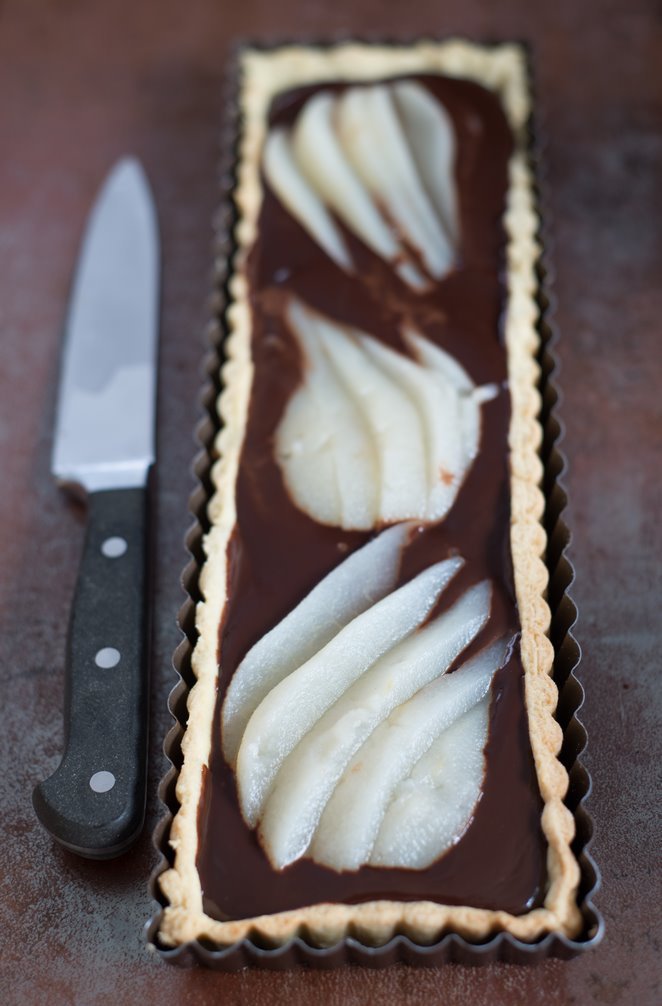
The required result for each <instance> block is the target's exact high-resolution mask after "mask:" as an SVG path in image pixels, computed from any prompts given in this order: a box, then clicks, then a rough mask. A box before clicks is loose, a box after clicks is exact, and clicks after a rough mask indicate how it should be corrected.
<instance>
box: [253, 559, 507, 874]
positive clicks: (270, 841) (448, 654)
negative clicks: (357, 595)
mask: <svg viewBox="0 0 662 1006" xmlns="http://www.w3.org/2000/svg"><path fill="white" fill-rule="evenodd" d="M447 565H448V576H449V579H450V578H451V577H452V576H453V575H454V574H455V573H456V571H457V570H458V569H459V567H460V566H461V565H462V560H460V559H451V560H448V564H447ZM489 610H490V586H489V584H488V583H487V582H485V583H482V584H479V585H477V586H476V587H473V588H472V589H471V590H469V591H467V593H466V594H465V595H464V596H463V597H461V598H460V600H459V601H457V602H456V603H455V605H454V606H453V607H452V608H451V609H450V610H449V611H447V612H445V613H444V614H442V615H440V616H439V617H438V618H436V619H435V620H434V621H433V622H431V623H430V624H429V625H426V626H425V627H424V628H422V629H419V630H418V631H417V632H415V633H414V634H413V635H411V636H409V637H408V638H407V639H405V640H403V642H401V643H399V644H398V645H397V646H396V647H394V648H393V649H392V650H391V651H390V652H389V653H387V654H386V655H385V656H383V657H382V658H381V659H380V660H378V661H377V663H375V664H373V666H372V667H371V668H370V669H369V670H368V671H366V672H365V674H363V675H362V677H360V678H359V680H358V681H357V682H356V683H355V684H354V685H352V686H351V687H350V688H349V689H348V690H347V691H346V692H345V694H344V695H343V696H342V697H341V698H340V699H339V700H338V701H337V702H336V703H335V705H334V706H332V707H331V708H330V709H329V710H328V711H327V712H326V713H325V714H324V716H322V718H321V719H320V720H319V721H318V722H317V723H316V724H315V726H314V727H313V728H312V730H310V732H309V733H308V734H307V735H306V736H305V737H304V738H303V740H302V741H301V743H300V744H299V745H298V746H297V747H296V748H295V749H294V751H293V752H292V754H291V755H290V756H289V758H288V759H287V760H286V761H285V763H284V764H283V766H282V768H281V770H280V772H279V773H278V776H277V777H276V782H275V784H274V787H273V789H272V791H271V794H270V796H269V798H268V800H267V802H266V806H265V810H264V815H263V817H262V822H261V827H260V836H261V839H262V845H263V846H264V848H265V851H266V852H267V854H268V856H269V859H270V860H271V862H272V864H273V865H274V866H275V867H276V868H277V869H282V868H283V867H285V866H287V865H288V864H289V863H291V862H293V861H294V860H295V859H298V858H299V857H300V856H302V855H303V854H304V853H305V851H306V849H307V848H308V845H309V843H310V840H311V838H312V836H313V833H314V831H315V828H316V827H317V824H318V822H319V819H320V816H321V814H322V811H323V810H324V807H325V805H326V803H327V801H328V799H329V797H330V796H331V794H332V792H333V790H334V788H335V786H336V785H337V783H338V780H339V779H340V777H341V776H342V774H343V772H344V770H345V768H346V766H347V764H348V762H349V761H350V759H351V757H352V755H353V754H354V753H355V752H356V751H357V750H358V749H359V748H360V746H361V745H362V744H363V743H364V742H365V741H366V740H367V738H368V737H369V736H370V734H371V733H372V731H373V730H374V729H375V728H376V727H377V726H378V724H379V723H381V722H382V721H383V720H384V719H385V718H386V717H387V716H388V715H389V713H391V712H392V711H393V709H395V707H396V706H398V705H400V704H401V703H402V702H405V701H406V700H407V699H409V698H411V696H412V695H414V694H415V692H417V691H418V690H419V689H420V688H422V687H423V686H424V685H426V684H428V683H429V682H430V681H431V680H433V679H434V678H436V677H437V676H438V675H439V674H440V673H443V672H445V671H446V670H447V669H448V667H449V666H450V665H451V663H452V662H453V660H455V658H456V657H457V656H458V654H460V653H461V652H462V650H464V649H465V647H466V646H468V644H469V643H470V642H471V640H472V639H473V638H475V636H476V635H477V634H478V632H480V630H481V629H482V627H483V626H484V625H485V623H486V621H487V619H488V617H489Z"/></svg>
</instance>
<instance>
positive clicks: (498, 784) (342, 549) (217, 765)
mask: <svg viewBox="0 0 662 1006" xmlns="http://www.w3.org/2000/svg"><path fill="white" fill-rule="evenodd" d="M410 79H412V80H415V81H416V82H417V83H418V84H419V85H422V86H423V87H425V88H426V89H427V91H428V92H429V93H430V94H431V95H432V96H433V97H434V98H436V99H437V100H438V101H439V102H441V103H442V104H443V106H444V108H445V109H446V111H447V113H448V115H449V116H450V118H451V120H452V124H453V127H454V130H455V136H456V161H455V179H456V185H457V197H458V215H459V223H460V227H459V231H460V235H461V237H460V241H459V248H458V256H457V261H456V263H455V266H454V268H453V269H452V270H451V271H450V272H449V273H448V274H447V275H446V276H445V277H444V278H443V279H442V280H441V281H440V282H437V283H435V284H433V285H431V286H430V288H429V289H428V290H425V291H422V292H421V291H420V290H412V289H411V287H409V286H408V285H407V284H406V283H405V282H403V281H402V279H400V278H399V277H398V276H396V275H394V272H393V269H392V266H391V265H390V264H389V263H387V262H385V261H384V260H383V259H382V258H380V257H378V256H377V255H376V254H375V253H374V252H373V251H371V250H370V249H369V248H368V247H367V246H366V245H364V244H363V243H362V242H361V241H360V240H359V239H358V238H357V237H356V236H355V234H354V233H352V231H350V230H349V229H348V228H346V227H345V226H343V225H342V224H341V223H340V222H339V223H338V226H339V227H340V229H341V233H342V237H343V239H344V241H345V243H346V247H347V248H348V249H349V251H350V254H351V257H352V260H353V263H354V264H355V271H354V273H353V274H350V273H348V272H347V271H346V270H343V269H342V268H341V267H340V266H339V265H338V264H336V263H335V262H334V261H332V259H331V258H330V257H329V256H328V255H327V254H326V253H325V252H324V251H323V250H322V248H321V247H320V246H319V245H318V244H317V243H316V242H315V240H313V238H312V237H311V236H309V234H308V233H307V232H306V230H304V229H303V227H302V226H301V225H300V224H299V223H298V222H297V221H296V220H295V219H294V217H293V216H292V215H291V214H290V213H288V211H287V210H286V209H285V208H284V207H283V205H282V204H281V202H280V201H279V199H278V198H276V196H275V194H274V193H273V192H272V191H271V190H270V188H269V186H268V184H267V182H266V180H265V179H264V178H263V187H264V199H263V203H262V206H261V211H260V215H259V220H258V230H257V238H256V240H255V242H254V245H253V246H252V248H251V250H250V254H249V256H248V259H247V262H246V273H247V278H248V283H249V289H250V306H251V312H252V330H251V339H252V354H253V362H254V379H253V385H252V390H251V397H250V405H249V414H248V423H247V429H246V434H245V440H244V444H243V448H242V454H241V463H240V468H239V474H238V481H237V486H236V504H237V522H236V526H235V529H234V532H233V534H232V537H231V540H230V543H229V546H228V548H229V563H228V584H227V596H228V601H227V604H226V609H225V613H224V618H223V623H222V625H221V626H220V636H219V664H220V668H221V671H220V680H219V687H218V693H217V695H218V697H217V709H216V714H215V718H214V731H213V735H212V745H211V753H210V761H209V770H208V771H207V772H206V773H205V777H204V784H203V794H202V799H201V804H200V812H199V822H198V827H199V850H198V857H197V866H198V870H199V875H200V880H201V885H202V890H203V894H204V907H205V911H206V912H207V913H208V914H209V915H211V916H213V917H215V918H219V919H232V918H245V917H250V916H253V915H260V914H265V913H275V912H279V911H285V910H289V909H296V908H299V907H303V906H306V905H311V904H315V903H320V902H345V903H356V902H362V901H373V900H380V899H393V900H400V901H412V900H431V901H435V902H439V903H442V904H448V905H467V906H472V907H476V908H486V909H502V910H505V911H508V912H511V913H513V914H521V913H523V912H526V911H528V910H530V909H531V908H533V907H536V906H538V905H540V904H541V903H542V900H543V897H544V889H545V879H546V873H545V856H546V843H545V840H544V836H543V834H542V831H541V826H540V818H541V812H542V801H541V797H540V794H539V790H538V785H537V780H536V775H535V769H534V764H533V757H532V753H531V747H530V742H529V736H528V724H527V715H526V707H525V703H524V680H523V670H522V663H521V658H520V654H519V645H518V640H519V632H520V624H519V616H518V610H517V603H516V598H515V591H514V583H513V570H512V560H511V552H510V538H509V534H510V527H509V519H510V474H509V463H508V447H507V444H508V428H509V421H510V403H509V396H508V392H507V384H506V382H507V367H506V352H505V347H504V344H503V313H504V307H505V300H506V290H505V275H504V268H505V266H504V247H505V234H504V230H503V225H502V216H503V212H504V207H505V199H506V193H507V188H508V163H509V158H510V155H511V152H512V147H513V140H512V135H511V133H510V129H509V126H508V124H507V121H506V119H505V116H504V113H503V111H502V109H501V106H500V103H499V101H498V99H497V98H496V97H495V96H494V95H493V94H491V93H490V92H489V91H487V90H486V89H484V88H482V87H480V86H479V85H476V84H474V83H471V82H468V81H464V80H458V79H450V78H446V77H443V76H433V75H421V76H416V77H414V78H410ZM344 87H346V85H343V84H324V85H318V86H315V87H307V88H299V89H296V90H292V91H289V92H287V93H284V94H281V95H279V96H278V97H277V98H276V99H275V100H274V102H273V104H272V107H271V109H270V116H269V125H270V127H271V128H273V127H276V126H289V125H291V124H292V122H293V121H294V119H295V117H296V116H297V114H298V113H299V111H300V110H301V108H302V107H303V106H304V104H305V103H306V101H307V100H308V99H309V98H310V97H311V96H313V95H314V94H316V93H317V92H319V91H320V90H325V91H330V92H333V93H340V92H342V90H343V89H344ZM292 296H295V297H297V298H299V299H300V300H301V301H303V302H305V303H306V304H308V305H310V307H311V308H313V309H314V310H316V311H318V312H320V313H323V314H325V315H327V316H329V317H331V318H333V319H334V320H335V321H337V322H339V323H342V324H347V325H350V326H352V327H354V328H358V329H362V330H364V331H366V332H369V333H371V334H372V335H373V336H374V337H375V338H377V339H379V340H380V341H381V342H383V343H384V344H386V345H389V346H391V347H393V348H395V349H397V350H399V351H401V352H406V351H407V350H406V347H404V346H403V343H402V336H401V330H402V326H403V325H412V326H415V327H416V328H417V329H418V330H419V331H421V332H424V333H425V337H426V338H427V339H429V340H430V341H431V342H433V343H436V344H437V345H438V346H440V347H442V348H443V349H444V350H446V351H447V352H448V353H451V354H452V355H453V356H454V357H455V358H456V360H457V361H458V362H459V363H460V364H461V365H462V366H463V367H464V368H465V369H466V371H467V372H468V374H469V375H470V376H471V378H472V380H473V381H474V382H475V383H476V384H487V383H493V384H496V385H497V386H498V387H499V388H500V393H499V394H498V395H497V396H496V397H495V398H493V399H492V400H491V401H488V402H486V403H485V404H484V405H483V407H482V410H483V411H482V433H481V441H480V450H479V452H478V455H477V457H476V459H475V461H474V462H473V464H472V466H471V467H470V469H469V472H468V474H467V476H466V478H465V480H464V482H463V484H462V486H461V488H460V490H459V493H458V496H457V498H456V500H455V502H454V504H453V506H452V508H451V510H450V512H449V513H448V514H447V515H446V517H445V518H444V519H443V520H442V521H441V522H440V523H436V524H430V525H422V526H421V528H420V529H419V531H418V533H417V534H416V535H414V536H413V538H412V540H411V542H410V543H409V544H408V545H407V546H406V548H405V551H404V555H403V559H402V563H401V568H400V573H399V581H398V582H399V584H402V583H405V582H407V581H408V580H410V579H411V578H412V577H413V576H415V575H416V574H417V573H419V572H421V571H422V570H424V569H426V568H428V567H429V566H430V565H431V564H432V563H435V562H438V561H440V560H443V559H446V558H448V557H449V556H453V555H461V556H463V557H464V559H465V560H466V561H465V563H464V566H463V567H462V569H461V571H460V572H459V574H458V575H457V576H456V577H455V578H454V579H453V581H452V582H451V584H450V586H449V587H448V588H447V589H446V590H445V591H444V592H443V594H442V595H441V598H440V600H439V601H438V602H437V607H436V608H435V609H434V611H433V612H432V616H434V615H437V614H438V613H439V612H440V611H441V610H444V609H446V608H449V607H450V606H451V604H453V603H454V601H456V600H457V599H458V598H459V597H460V596H461V595H462V594H463V593H464V592H465V591H466V590H467V589H468V588H469V587H470V586H472V585H473V584H475V583H477V582H478V581H480V580H484V579H489V580H490V581H491V582H492V585H493V593H492V606H491V613H490V617H489V620H488V621H487V624H486V625H485V626H484V628H483V629H482V630H481V632H480V633H479V635H478V636H477V637H476V638H475V639H474V640H473V642H472V643H471V644H470V645H469V647H468V649H466V650H465V651H464V652H463V653H462V655H461V658H458V659H456V661H455V663H454V665H453V667H452V668H451V671H452V670H453V669H454V667H456V666H459V664H460V663H462V662H464V661H466V659H467V658H468V657H470V656H472V655H473V654H474V653H476V652H478V651H479V650H481V649H483V648H484V647H485V646H486V645H488V644H489V643H490V642H491V641H493V640H496V639H499V638H503V637H504V636H505V637H507V638H509V639H510V640H512V643H511V646H510V648H509V651H508V653H509V656H508V659H507V661H506V663H505V665H504V666H503V667H502V668H501V669H499V670H498V671H497V673H496V675H495V677H494V679H493V683H492V689H491V704H490V715H489V736H488V742H487V746H486V768H485V777H484V781H483V786H482V793H481V796H480V799H479V800H478V803H477V804H476V807H475V809H474V813H473V817H472V819H471V821H470V823H469V825H468V827H467V828H466V830H465V831H464V834H462V835H461V837H460V838H459V840H458V841H457V842H456V843H455V844H454V845H452V846H451V848H450V849H448V851H447V852H446V853H444V854H443V855H442V856H441V857H440V858H439V859H438V860H437V861H436V862H434V863H433V864H432V865H431V866H429V867H427V868H426V869H422V870H413V869H393V868H382V867H380V868H376V867H370V866H363V867H362V868H360V869H358V870H356V871H354V872H349V871H347V872H336V871H334V870H331V869H328V868H326V867H323V866H320V865H317V864H316V863H314V862H313V861H312V860H310V859H307V858H303V859H299V860H298V861H296V862H294V863H292V864H291V865H290V866H288V867H286V868H285V869H282V870H276V869H274V868H273V867H272V866H271V865H270V863H269V860H268V859H267V857H266V855H265V853H264V851H263V849H262V848H261V846H260V844H259V842H258V839H257V837H256V835H255V833H254V832H253V831H251V830H250V829H249V828H248V826H247V825H246V823H245V822H244V819H243V817H242V814H241V812H240V809H239V804H238V799H237V791H236V783H235V777H234V773H233V771H232V769H231V768H230V767H229V766H228V764H227V763H226V761H225V759H224V757H223V751H222V744H221V736H220V722H221V706H222V702H223V697H224V694H225V690H226V688H227V686H228V683H229V682H230V680H231V678H232V676H233V674H234V672H235V671H236V669H237V667H238V666H239V664H240V662H241V661H242V659H243V657H244V656H245V654H246V653H247V651H248V650H249V649H250V647H251V646H253V645H254V644H255V643H256V642H257V641H258V640H259V639H260V638H261V637H262V636H263V635H264V634H265V633H266V632H268V631H269V630H270V629H271V628H272V627H273V626H274V625H275V624H276V623H277V622H278V621H279V620H280V619H282V618H283V617H284V616H285V615H286V614H287V613H288V612H289V611H291V610H292V608H294V606H295V605H296V604H298V603H299V602H300V601H301V600H302V598H303V597H304V596H305V595H306V594H307V593H308V592H309V591H310V590H311V589H312V588H313V587H314V586H315V585H316V584H317V583H319V581H320V580H321V579H322V578H323V577H324V576H325V575H326V574H327V573H329V571H330V570H332V569H333V568H334V567H336V566H337V565H338V564H339V563H340V562H341V561H342V560H343V559H344V558H346V557H347V555H348V554H349V553H350V552H353V551H354V550H356V549H357V548H358V547H360V546H361V545H363V544H364V543H365V542H367V541H368V540H369V539H370V538H371V537H372V536H373V534H374V532H357V531H345V530H343V529H341V528H338V527H331V526H325V525H323V524H320V523H317V522H316V521H314V520H312V519H311V518H310V517H308V516H307V515H306V514H305V513H304V512H303V511H302V510H301V509H299V508H298V507H297V506H295V504H294V503H293V502H292V499H291V498H290V495H289V494H288V492H287V489H286V487H285V484H284V481H283V475H282V472H281V469H280V468H279V466H278V464H277V461H276V458H275V455H274V435H275V431H276V429H277V427H278V424H279V421H280V420H281V417H282V415H283V412H284V409H285V407H286V405H287V403H288V401H289V399H290V397H291V395H292V394H293V392H294V391H295V390H296V388H297V387H298V386H299V384H300V382H301V380H302V358H301V351H300V348H299V346H298V344H297V341H296V339H295V338H294V336H293V335H292V332H291V331H290V329H289V328H288V327H287V325H286V324H285V322H284V320H283V313H284V312H283V305H284V304H286V303H287V299H288V298H289V297H292ZM432 616H431V617H432Z"/></svg>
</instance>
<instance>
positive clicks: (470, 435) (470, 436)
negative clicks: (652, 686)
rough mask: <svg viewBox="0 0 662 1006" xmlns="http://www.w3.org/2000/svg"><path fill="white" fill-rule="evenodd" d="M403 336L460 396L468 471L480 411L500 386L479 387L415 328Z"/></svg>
mask: <svg viewBox="0 0 662 1006" xmlns="http://www.w3.org/2000/svg"><path fill="white" fill-rule="evenodd" d="M402 336H403V338H404V340H405V343H406V344H407V346H408V347H409V348H410V349H411V351H412V352H413V353H414V356H415V357H417V358H418V360H419V361H420V362H421V363H422V364H423V365H424V366H425V367H426V368H428V369H429V370H430V371H434V372H435V373H437V374H438V375H439V376H440V377H442V378H444V379H445V380H447V381H448V382H450V384H451V385H452V386H453V387H455V388H456V390H457V392H458V393H459V398H458V399H457V401H456V409H457V413H456V422H457V427H458V429H459V430H460V436H461V443H462V449H463V453H464V456H465V469H466V468H467V467H468V465H469V463H470V462H471V461H473V460H474V458H475V457H476V455H477V454H478V447H479V444H480V426H481V423H480V419H481V413H480V407H481V405H482V404H483V403H484V402H488V401H490V400H491V399H492V398H495V397H496V395H498V393H499V388H498V385H496V384H484V385H481V386H480V387H476V385H475V384H474V383H473V381H472V380H471V378H470V377H469V375H468V374H467V372H466V370H465V369H464V367H463V366H462V365H461V364H460V363H458V361H457V360H456V359H455V358H454V357H453V356H451V355H450V354H449V353H446V352H445V350H443V349H441V347H440V346H436V345H435V344H434V343H433V342H430V340H429V339H426V338H424V336H422V335H420V334H419V333H418V332H416V331H415V330H414V329H411V328H407V327H405V328H404V329H403V331H402ZM433 509H434V508H433Z"/></svg>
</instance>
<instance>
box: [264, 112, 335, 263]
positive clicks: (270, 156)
mask: <svg viewBox="0 0 662 1006" xmlns="http://www.w3.org/2000/svg"><path fill="white" fill-rule="evenodd" d="M263 167H264V173H265V176H266V178H267V181H268V182H269V185H270V186H271V188H272V189H273V190H274V192H275V193H276V195H277V196H278V198H279V199H280V201H281V202H282V204H283V206H285V207H286V208H287V209H288V210H289V211H290V213H291V214H292V216H293V217H294V218H295V219H296V220H298V221H299V223H300V224H301V225H302V227H304V228H305V230H307V231H308V233H309V234H310V235H311V237H313V238H314V239H315V241H317V243H318V244H319V245H320V247H321V248H323V249H324V251H325V252H326V253H327V255H328V256H329V257H330V258H332V259H333V261H334V262H336V263H337V264H338V265H339V266H341V268H343V269H345V270H346V271H347V272H353V271H354V264H353V262H352V258H351V255H350V254H349V251H348V250H347V246H346V244H345V241H344V240H343V237H342V234H341V232H340V230H339V228H338V226H337V224H336V222H335V221H334V219H333V217H332V216H331V214H330V213H329V211H328V210H327V208H326V206H325V205H324V203H323V202H322V200H321V199H320V197H319V196H318V195H317V193H316V192H315V190H314V189H313V188H312V186H311V185H310V184H309V183H308V181H307V180H306V178H305V177H304V175H303V174H302V173H301V171H300V170H299V167H298V165H297V163H296V161H295V159H294V156H293V154H292V148H291V145H290V141H289V137H288V132H287V130H285V129H274V130H272V131H271V132H270V133H269V136H268V137H267V141H266V143H265V145H264V155H263Z"/></svg>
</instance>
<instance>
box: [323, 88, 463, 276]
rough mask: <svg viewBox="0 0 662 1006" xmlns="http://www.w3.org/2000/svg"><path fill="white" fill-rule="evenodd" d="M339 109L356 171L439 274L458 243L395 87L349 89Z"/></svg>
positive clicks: (347, 149) (343, 137) (447, 266)
mask: <svg viewBox="0 0 662 1006" xmlns="http://www.w3.org/2000/svg"><path fill="white" fill-rule="evenodd" d="M337 109H338V114H337V122H338V135H339V137H340V140H341V143H342V146H343V149H344V151H345V153H346V155H347V157H348V159H349V160H350V162H351V164H352V166H353V167H354V169H355V171H356V173H357V174H358V175H359V176H360V178H361V180H362V181H363V183H364V184H365V185H366V187H367V188H368V189H369V190H370V191H371V192H372V193H374V196H375V197H376V199H377V200H378V201H379V202H381V204H382V205H383V206H384V207H385V209H386V212H387V213H388V214H389V216H390V217H391V219H392V220H394V221H395V223H396V225H397V227H398V229H399V231H400V233H401V234H402V235H403V236H404V237H405V238H406V240H407V242H408V243H409V245H410V246H411V247H413V248H415V249H416V250H417V251H418V253H419V254H420V256H421V259H422V260H423V262H424V263H425V267H426V269H427V270H428V272H429V273H430V275H431V276H433V277H435V278H436V279H439V278H440V277H441V276H443V275H444V274H445V273H447V272H448V271H449V269H450V268H451V266H452V264H453V260H454V257H455V256H454V252H453V248H452V245H451V243H450V241H449V239H448V236H447V235H446V233H445V231H444V229H443V227H442V226H441V224H440V223H439V220H438V217H437V214H436V212H435V208H434V206H433V205H432V203H431V202H430V200H429V198H428V196H427V194H426V192H425V189H424V188H423V185H422V184H421V180H420V178H419V176H418V172H417V169H416V165H415V163H414V161H413V159H412V157H411V154H410V153H409V148H408V144H407V140H406V138H405V135H404V133H403V131H402V128H401V126H400V123H399V121H398V117H397V115H396V112H395V109H394V106H393V102H392V99H391V95H390V93H389V90H388V89H387V88H386V87H385V86H384V85H377V86H375V87H362V88H358V87H357V88H354V87H352V88H349V89H348V90H347V91H345V92H344V93H343V94H342V95H341V97H340V98H339V99H338V103H337Z"/></svg>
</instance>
